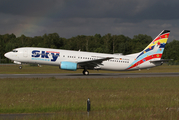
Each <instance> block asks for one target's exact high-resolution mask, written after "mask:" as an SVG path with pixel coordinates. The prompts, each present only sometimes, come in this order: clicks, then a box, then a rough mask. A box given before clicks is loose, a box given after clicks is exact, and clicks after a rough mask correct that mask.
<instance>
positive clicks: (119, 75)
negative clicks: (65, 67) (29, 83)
mask: <svg viewBox="0 0 179 120" xmlns="http://www.w3.org/2000/svg"><path fill="white" fill-rule="evenodd" d="M176 76H179V73H101V74H99V73H92V74H89V75H83V74H81V73H74V74H0V78H51V77H55V78H136V77H176Z"/></svg>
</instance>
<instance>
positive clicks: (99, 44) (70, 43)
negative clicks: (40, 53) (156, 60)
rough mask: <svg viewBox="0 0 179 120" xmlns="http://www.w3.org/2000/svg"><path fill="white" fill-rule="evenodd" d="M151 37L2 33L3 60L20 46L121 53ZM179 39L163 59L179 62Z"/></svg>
mask: <svg viewBox="0 0 179 120" xmlns="http://www.w3.org/2000/svg"><path fill="white" fill-rule="evenodd" d="M152 40H153V39H152V37H151V36H148V35H143V34H138V35H135V36H134V37H133V38H130V37H127V36H124V35H111V34H110V33H109V34H106V35H104V36H101V35H100V34H95V35H94V36H86V35H78V36H76V37H72V38H69V39H66V38H62V37H60V36H59V35H58V34H57V33H52V34H44V35H43V36H35V37H27V36H25V35H21V36H20V37H16V36H15V35H14V34H4V35H0V62H1V63H9V62H11V61H10V60H8V59H7V58H5V57H4V54H5V53H6V52H9V51H12V49H14V48H19V47H45V48H55V49H66V50H81V51H88V52H97V53H110V54H113V53H122V54H124V55H126V54H132V53H137V52H140V51H142V50H143V49H144V48H145V47H146V46H147V45H148V44H149V43H150V42H151V41H152ZM178 51H179V41H177V40H173V41H172V42H170V43H167V44H166V47H165V50H164V54H163V56H162V58H163V59H173V61H172V62H170V63H171V64H179V53H178Z"/></svg>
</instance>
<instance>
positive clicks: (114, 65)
mask: <svg viewBox="0 0 179 120" xmlns="http://www.w3.org/2000/svg"><path fill="white" fill-rule="evenodd" d="M138 54H139V53H138ZM5 56H6V57H7V58H9V59H11V60H13V61H14V63H19V64H21V63H32V64H44V65H56V66H59V65H60V63H61V62H64V61H68V62H73V63H77V64H78V63H79V62H84V61H87V62H88V61H93V60H97V59H101V58H108V57H110V58H111V59H108V60H104V61H102V62H101V63H100V64H98V65H97V66H95V67H93V68H92V69H101V70H115V71H122V70H128V69H127V68H129V67H130V65H131V64H132V62H133V61H134V60H135V56H136V55H126V56H125V55H120V54H103V53H94V52H82V51H71V50H61V49H50V48H37V47H23V48H17V49H15V50H13V51H11V52H8V53H6V54H5ZM154 66H156V64H153V63H151V62H149V61H147V62H145V63H143V64H140V65H138V66H136V67H134V68H132V69H130V70H136V69H144V68H151V67H154ZM78 68H80V67H78ZM82 69H84V68H82ZM88 69H89V68H88Z"/></svg>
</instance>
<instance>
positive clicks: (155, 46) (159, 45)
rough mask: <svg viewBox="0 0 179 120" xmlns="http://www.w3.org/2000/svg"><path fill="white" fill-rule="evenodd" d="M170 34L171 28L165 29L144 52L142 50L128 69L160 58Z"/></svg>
mask: <svg viewBox="0 0 179 120" xmlns="http://www.w3.org/2000/svg"><path fill="white" fill-rule="evenodd" d="M169 34H170V31H169V30H163V31H162V32H161V33H160V34H159V35H158V36H157V37H156V38H155V39H154V40H153V41H152V42H151V43H150V44H149V45H148V46H147V47H146V48H145V49H144V50H143V51H142V52H140V54H139V55H138V56H137V57H136V58H135V60H134V62H133V63H132V64H131V65H130V66H129V67H128V69H132V68H134V67H137V66H139V65H140V64H143V63H145V62H146V61H151V60H160V59H161V57H162V54H163V51H164V48H165V45H166V43H167V40H168V37H169Z"/></svg>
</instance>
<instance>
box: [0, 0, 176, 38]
mask: <svg viewBox="0 0 179 120" xmlns="http://www.w3.org/2000/svg"><path fill="white" fill-rule="evenodd" d="M178 11H179V0H0V34H6V33H9V34H11V33H14V34H15V35H16V36H17V37H18V36H21V35H22V34H24V35H25V36H30V37H34V36H42V35H44V34H49V33H58V34H59V36H60V37H65V38H71V37H73V36H77V35H95V34H101V35H105V34H108V33H111V34H112V35H120V34H123V35H125V36H128V37H131V38H133V36H134V35H138V34H147V35H149V36H152V38H155V37H156V36H157V35H158V34H159V33H160V32H161V31H162V30H164V29H167V30H171V34H170V37H169V41H172V40H173V39H176V40H179V13H178Z"/></svg>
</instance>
